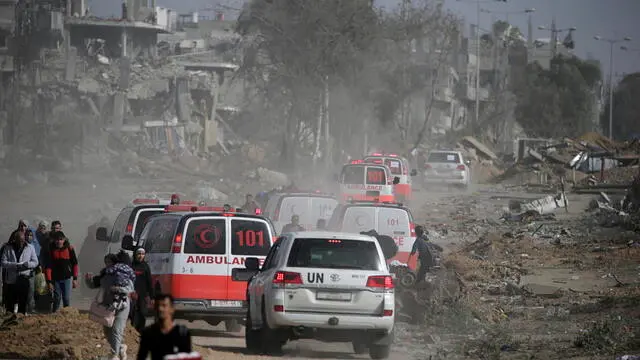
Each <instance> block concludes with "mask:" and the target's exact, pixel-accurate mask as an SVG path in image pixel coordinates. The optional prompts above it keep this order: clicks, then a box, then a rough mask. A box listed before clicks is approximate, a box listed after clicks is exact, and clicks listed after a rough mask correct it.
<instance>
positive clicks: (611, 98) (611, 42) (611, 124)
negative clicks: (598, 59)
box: [593, 35, 631, 140]
mask: <svg viewBox="0 0 640 360" xmlns="http://www.w3.org/2000/svg"><path fill="white" fill-rule="evenodd" d="M593 38H594V39H595V40H598V41H604V42H607V43H609V47H610V48H609V138H610V139H611V140H613V46H614V45H615V44H618V43H621V42H624V41H631V38H630V37H628V36H626V37H623V38H616V39H613V38H603V37H602V36H598V35H596V36H594V37H593Z"/></svg>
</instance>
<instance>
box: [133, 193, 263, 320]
mask: <svg viewBox="0 0 640 360" xmlns="http://www.w3.org/2000/svg"><path fill="white" fill-rule="evenodd" d="M274 235H275V232H274V230H273V226H272V224H271V222H270V221H269V220H268V219H265V218H263V217H262V216H258V215H254V214H246V213H241V212H236V211H228V212H224V211H222V208H221V207H211V206H189V205H177V206H176V205H171V206H168V207H167V208H166V210H165V212H164V213H163V214H161V215H156V216H153V217H152V218H150V219H149V222H148V223H147V225H146V226H145V228H144V230H143V231H142V234H141V235H140V239H139V241H138V244H139V245H140V246H142V247H144V249H145V250H146V254H147V257H146V259H147V262H148V264H149V267H150V269H151V273H152V276H153V279H154V284H155V287H156V289H157V290H159V291H163V292H166V293H169V294H171V295H172V296H173V297H174V298H175V306H176V318H178V319H185V320H190V321H193V320H204V321H206V322H208V323H209V324H211V325H214V326H215V325H218V324H219V323H220V322H222V321H224V322H225V326H226V329H227V330H228V331H239V330H240V326H241V323H242V322H243V320H244V316H245V314H246V301H245V300H246V298H245V295H246V290H247V282H246V279H244V280H242V279H241V278H238V277H237V276H236V272H237V271H238V270H237V269H243V268H244V261H245V259H246V258H247V257H257V258H258V259H260V261H264V258H265V256H266V255H267V253H268V252H269V249H270V248H271V245H272V243H273V239H274Z"/></svg>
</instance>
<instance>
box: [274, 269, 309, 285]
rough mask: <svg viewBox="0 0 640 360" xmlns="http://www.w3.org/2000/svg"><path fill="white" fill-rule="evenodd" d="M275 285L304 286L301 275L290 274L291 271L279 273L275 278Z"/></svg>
mask: <svg viewBox="0 0 640 360" xmlns="http://www.w3.org/2000/svg"><path fill="white" fill-rule="evenodd" d="M273 283H274V284H278V285H286V284H292V285H294V284H295V285H301V284H302V276H301V275H300V273H296V272H290V271H278V272H277V273H276V274H275V275H274V276H273Z"/></svg>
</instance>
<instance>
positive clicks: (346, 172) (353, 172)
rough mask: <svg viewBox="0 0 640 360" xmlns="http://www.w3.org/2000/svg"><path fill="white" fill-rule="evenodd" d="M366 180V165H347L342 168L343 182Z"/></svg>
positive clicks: (354, 182) (359, 182)
mask: <svg viewBox="0 0 640 360" xmlns="http://www.w3.org/2000/svg"><path fill="white" fill-rule="evenodd" d="M363 181H364V166H345V167H344V169H342V183H343V184H347V185H356V184H362V182H363Z"/></svg>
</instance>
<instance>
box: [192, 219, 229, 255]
mask: <svg viewBox="0 0 640 360" xmlns="http://www.w3.org/2000/svg"><path fill="white" fill-rule="evenodd" d="M193 233H194V240H195V241H196V244H197V245H198V247H200V248H202V249H210V248H212V247H214V246H216V245H218V243H219V242H220V238H221V237H222V236H221V235H222V234H221V233H220V229H218V228H217V227H215V226H213V225H211V224H202V225H199V226H197V227H196V228H195V230H194V232H193ZM211 233H212V234H213V239H211V236H212V235H210V234H211Z"/></svg>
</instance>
